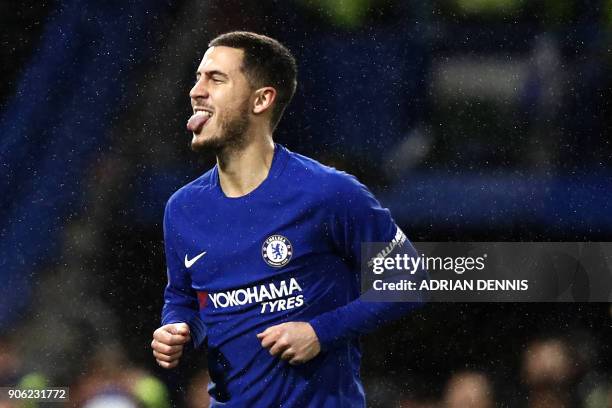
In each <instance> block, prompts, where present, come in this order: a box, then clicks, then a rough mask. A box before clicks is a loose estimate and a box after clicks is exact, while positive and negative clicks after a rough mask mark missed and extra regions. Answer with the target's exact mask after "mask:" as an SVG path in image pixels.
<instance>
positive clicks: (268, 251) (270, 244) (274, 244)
mask: <svg viewBox="0 0 612 408" xmlns="http://www.w3.org/2000/svg"><path fill="white" fill-rule="evenodd" d="M292 255H293V246H291V242H289V240H288V239H287V238H286V237H284V236H282V235H271V236H269V237H268V238H267V239H266V240H265V241H264V243H263V246H262V247H261V256H262V257H263V259H264V261H266V263H267V264H268V265H270V266H273V267H275V268H280V267H281V266H285V265H287V264H288V263H289V261H290V260H291V256H292Z"/></svg>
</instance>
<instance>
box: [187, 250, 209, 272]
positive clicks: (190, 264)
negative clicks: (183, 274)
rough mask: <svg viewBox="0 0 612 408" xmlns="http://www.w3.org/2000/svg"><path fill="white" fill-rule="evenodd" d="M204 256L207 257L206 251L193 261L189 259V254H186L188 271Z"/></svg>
mask: <svg viewBox="0 0 612 408" xmlns="http://www.w3.org/2000/svg"><path fill="white" fill-rule="evenodd" d="M204 255H206V251H204V252H202V253H201V254H200V255H198V256H196V257H194V258H192V259H189V258H187V254H185V268H187V269H189V268H191V267H192V266H193V264H194V263H196V261H197V260H198V259H200V258H201V257H203V256H204Z"/></svg>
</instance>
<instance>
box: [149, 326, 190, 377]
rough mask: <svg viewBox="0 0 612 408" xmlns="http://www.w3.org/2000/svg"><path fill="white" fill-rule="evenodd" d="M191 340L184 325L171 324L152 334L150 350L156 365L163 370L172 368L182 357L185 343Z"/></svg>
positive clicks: (187, 328) (187, 327)
mask: <svg viewBox="0 0 612 408" xmlns="http://www.w3.org/2000/svg"><path fill="white" fill-rule="evenodd" d="M190 340H191V336H190V335H189V326H187V324H186V323H172V324H167V325H165V326H162V327H160V328H159V329H157V330H155V332H153V341H152V342H151V348H152V349H153V356H154V357H155V360H157V364H159V365H160V366H162V367H164V368H174V367H176V366H177V365H178V363H179V358H181V356H182V355H183V347H184V345H185V343H187V342H189V341H190Z"/></svg>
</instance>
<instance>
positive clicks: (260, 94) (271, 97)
mask: <svg viewBox="0 0 612 408" xmlns="http://www.w3.org/2000/svg"><path fill="white" fill-rule="evenodd" d="M275 100H276V89H274V88H272V87H271V86H266V87H264V88H259V89H258V90H256V91H255V101H254V104H253V113H254V114H256V115H257V114H260V113H264V112H265V111H267V110H268V109H269V108H270V107H271V106H272V104H273V103H274V101H275Z"/></svg>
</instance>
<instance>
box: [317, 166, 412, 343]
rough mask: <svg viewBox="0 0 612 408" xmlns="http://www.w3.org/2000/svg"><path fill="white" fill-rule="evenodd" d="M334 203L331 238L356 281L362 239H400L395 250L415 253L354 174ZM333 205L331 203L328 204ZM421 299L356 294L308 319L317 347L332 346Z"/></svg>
mask: <svg viewBox="0 0 612 408" xmlns="http://www.w3.org/2000/svg"><path fill="white" fill-rule="evenodd" d="M338 195H341V197H338V200H336V202H337V203H338V205H337V206H336V207H335V209H334V210H333V212H334V214H332V217H333V220H332V221H331V222H330V224H331V237H332V240H333V242H334V244H335V246H336V248H337V250H338V251H339V252H340V254H341V255H342V256H343V258H344V259H345V260H346V261H347V262H349V264H350V265H351V270H352V271H354V273H355V275H356V276H355V279H356V282H357V283H359V282H360V262H361V243H362V242H385V243H391V242H393V241H394V240H395V242H397V241H400V240H401V241H404V240H405V242H404V243H403V245H399V246H397V248H396V249H395V251H396V252H395V253H407V254H408V255H409V256H416V250H415V249H414V247H413V246H412V244H411V243H410V242H409V241H408V240H407V239H406V237H405V235H404V233H403V232H402V230H401V229H400V228H399V227H398V226H397V225H396V224H395V221H394V220H393V218H392V217H391V213H390V212H389V210H388V209H386V208H383V207H382V206H381V205H380V203H379V202H378V201H377V200H376V198H375V197H374V196H373V195H372V193H371V192H370V191H369V190H368V189H367V188H366V187H365V186H364V185H363V184H361V183H359V182H358V181H357V180H356V179H355V178H354V177H352V176H349V182H348V183H344V185H343V186H342V188H341V189H339V191H338ZM332 208H334V207H332ZM420 304H421V302H370V301H365V300H363V299H362V298H357V299H355V300H353V301H351V302H349V303H348V304H346V305H344V306H341V307H339V308H337V309H335V310H331V311H329V312H326V313H323V314H321V315H319V316H317V317H315V318H314V319H312V320H311V321H310V322H309V323H310V324H311V325H312V327H313V329H314V331H315V333H316V334H317V337H318V338H319V342H320V344H321V348H322V349H323V350H326V349H330V348H333V347H334V346H335V345H337V344H340V343H341V342H344V341H346V340H348V339H351V338H356V337H358V336H359V335H362V334H366V333H369V332H372V331H373V330H375V329H376V328H378V327H380V326H381V325H384V324H386V323H388V322H391V321H393V320H396V319H398V318H400V317H402V316H403V315H405V314H407V313H408V312H409V311H411V310H413V309H415V308H416V307H418V306H419V305H420Z"/></svg>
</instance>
